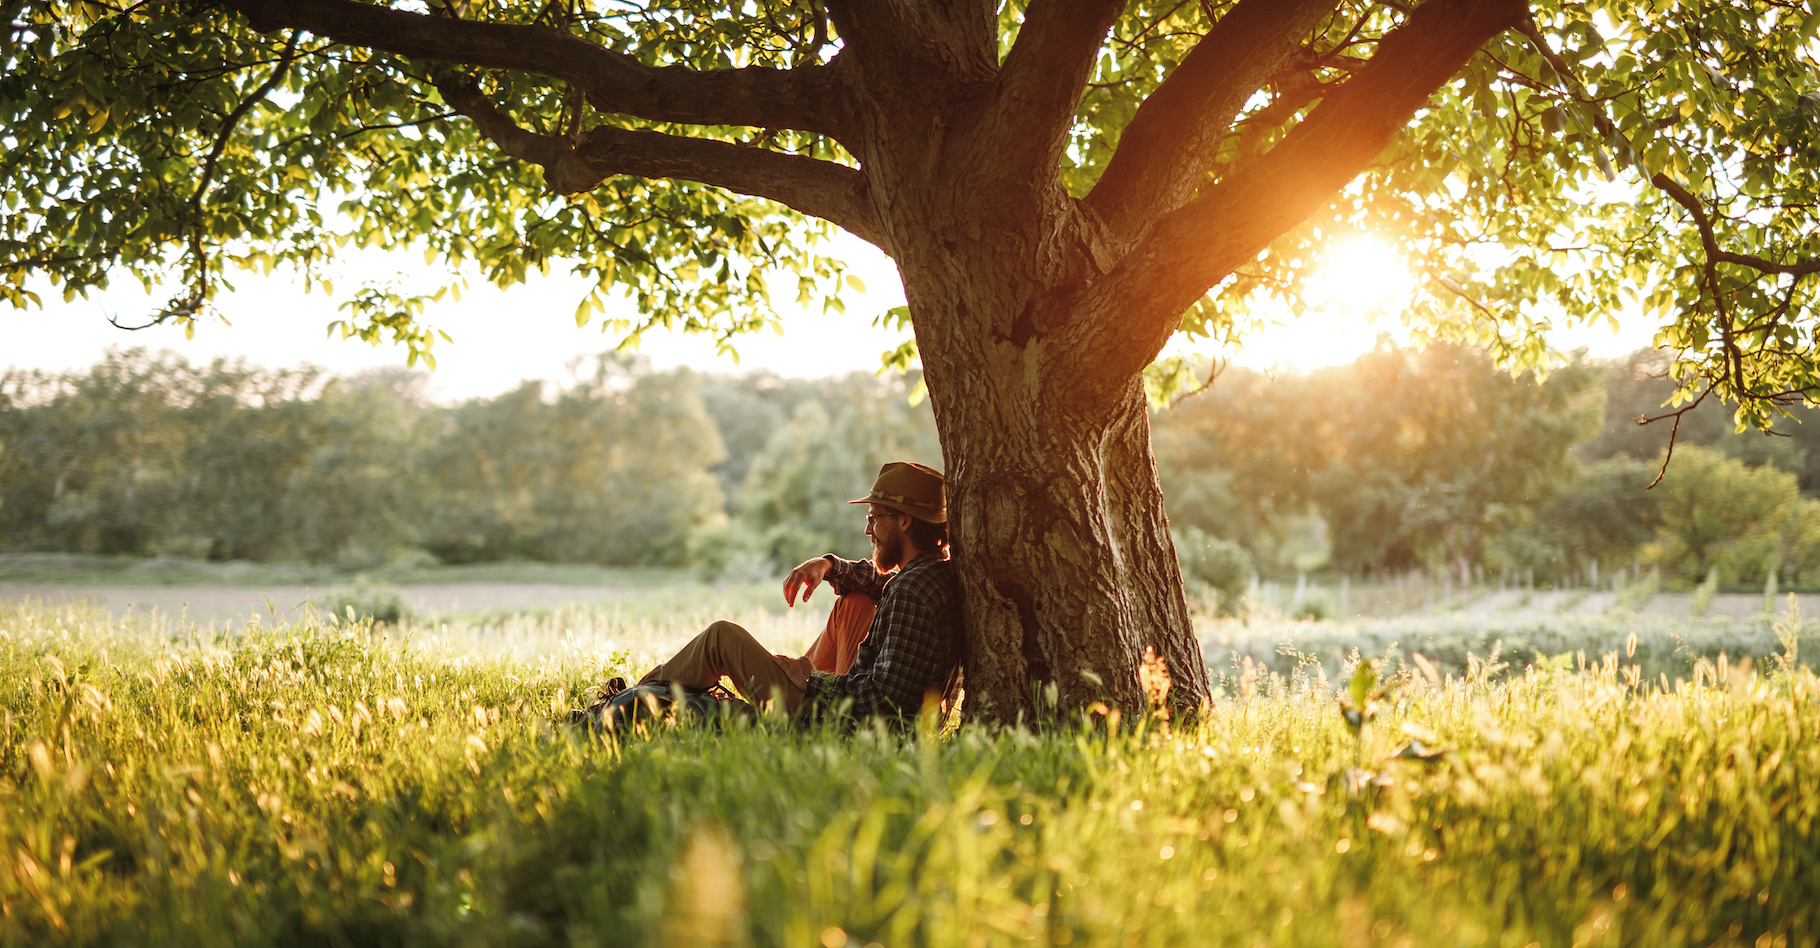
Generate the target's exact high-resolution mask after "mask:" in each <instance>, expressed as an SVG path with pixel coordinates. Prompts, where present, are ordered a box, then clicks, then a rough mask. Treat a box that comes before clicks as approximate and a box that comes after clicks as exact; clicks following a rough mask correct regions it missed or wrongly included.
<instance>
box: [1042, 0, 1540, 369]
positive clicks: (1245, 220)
mask: <svg viewBox="0 0 1820 948" xmlns="http://www.w3.org/2000/svg"><path fill="white" fill-rule="evenodd" d="M1527 12H1528V9H1527V6H1526V5H1525V4H1524V3H1523V2H1522V0H1429V2H1428V3H1425V4H1423V5H1422V6H1420V7H1417V8H1416V9H1415V10H1414V12H1412V13H1411V14H1410V16H1409V19H1408V20H1407V21H1406V22H1405V23H1404V24H1403V25H1402V26H1401V27H1399V28H1397V29H1395V30H1393V31H1391V32H1390V33H1389V34H1387V35H1386V36H1385V37H1384V40H1383V42H1382V43H1380V44H1379V48H1378V52H1377V55H1375V56H1373V57H1372V59H1371V60H1370V62H1369V63H1367V64H1366V65H1365V66H1364V67H1363V68H1361V69H1360V70H1359V71H1358V72H1357V73H1356V74H1354V75H1353V77H1352V78H1351V79H1349V80H1347V81H1346V82H1345V83H1344V84H1342V85H1341V86H1340V87H1339V88H1337V89H1335V90H1334V91H1333V92H1331V93H1329V94H1328V95H1327V97H1326V98H1325V99H1324V100H1323V101H1322V103H1321V104H1320V105H1318V106H1316V107H1315V109H1314V111H1313V112H1312V113H1310V114H1309V116H1308V118H1307V119H1305V120H1303V121H1302V122H1301V123H1300V124H1299V125H1298V126H1297V127H1296V128H1295V129H1294V130H1293V131H1291V132H1290V133H1289V135H1288V136H1287V137H1286V138H1285V139H1284V140H1283V141H1282V143H1280V144H1279V145H1277V146H1276V147H1275V148H1274V149H1272V150H1271V151H1270V152H1269V153H1268V154H1267V155H1265V156H1264V157H1262V158H1260V159H1259V160H1257V161H1255V162H1252V163H1251V164H1250V165H1249V166H1247V167H1245V168H1243V169H1240V170H1238V171H1237V172H1235V173H1234V174H1233V176H1232V177H1231V178H1229V179H1228V180H1226V181H1222V182H1221V183H1219V184H1218V185H1215V186H1214V187H1212V188H1210V189H1208V190H1206V191H1205V192H1203V193H1202V194H1201V196H1200V197H1197V198H1195V199H1194V200H1193V201H1192V202H1190V203H1189V204H1187V205H1185V206H1183V207H1181V208H1180V209H1178V210H1175V211H1173V212H1170V213H1168V214H1166V215H1164V216H1163V217H1162V219H1161V220H1159V221H1158V222H1157V224H1156V225H1155V226H1154V227H1153V228H1151V229H1150V230H1149V231H1148V233H1147V234H1146V236H1145V237H1144V238H1143V239H1142V241H1141V242H1140V243H1139V244H1138V245H1137V247H1136V248H1134V249H1133V251H1132V252H1131V253H1130V254H1129V255H1128V256H1127V257H1126V258H1125V260H1124V261H1123V262H1122V263H1121V264H1120V265H1119V266H1118V268H1117V269H1116V270H1115V271H1114V272H1113V273H1111V274H1109V275H1108V277H1107V278H1106V279H1105V280H1102V281H1100V282H1099V283H1097V284H1095V285H1094V286H1091V287H1087V288H1082V290H1081V293H1080V295H1081V297H1082V300H1081V301H1080V302H1079V303H1078V304H1077V305H1079V306H1080V309H1081V311H1082V312H1088V313H1111V312H1116V313H1120V314H1123V316H1124V318H1123V319H1120V320H1117V321H1103V322H1101V323H1099V324H1097V325H1095V326H1092V327H1090V328H1089V330H1088V331H1089V335H1090V339H1089V340H1088V342H1087V344H1085V345H1083V346H1081V347H1079V350H1078V351H1079V352H1081V353H1083V354H1084V356H1086V357H1087V358H1084V359H1083V361H1082V364H1081V365H1080V366H1079V367H1078V371H1077V372H1061V373H1058V377H1066V378H1071V379H1091V380H1092V381H1091V383H1090V384H1089V385H1087V386H1081V387H1078V388H1077V391H1079V392H1080V393H1081V394H1082V395H1083V396H1085V397H1088V398H1092V399H1094V400H1095V401H1096V403H1101V404H1111V402H1110V399H1112V398H1114V397H1116V394H1117V386H1118V384H1119V381H1120V380H1122V379H1125V378H1129V377H1130V376H1131V375H1132V374H1135V373H1136V372H1138V371H1140V370H1141V369H1142V368H1143V367H1144V366H1145V365H1147V364H1149V362H1150V361H1151V360H1152V359H1153V358H1155V357H1156V354H1157V353H1158V352H1159V351H1161V350H1162V347H1163V345H1164V343H1166V342H1167V341H1168V339H1169V336H1170V335H1171V334H1172V333H1173V332H1174V331H1175V328H1176V326H1178V325H1179V324H1180V322H1181V314H1182V312H1183V311H1184V310H1185V309H1186V308H1187V307H1188V306H1189V305H1190V304H1191V303H1193V302H1194V300H1195V299H1196V298H1198V297H1199V296H1200V295H1201V294H1203V293H1205V292H1206V291H1207V289H1208V288H1210V287H1212V286H1214V285H1216V284H1218V283H1219V281H1220V280H1221V279H1223V278H1224V277H1225V276H1226V275H1227V274H1229V273H1231V272H1232V271H1233V269H1234V268H1236V267H1238V266H1240V265H1241V264H1243V263H1244V262H1245V261H1246V260H1249V259H1252V258H1253V257H1255V256H1256V255H1257V253H1258V252H1259V251H1260V250H1262V249H1263V248H1265V247H1267V246H1269V244H1270V242H1271V241H1272V240H1275V239H1276V238H1277V237H1279V236H1281V235H1282V234H1283V233H1284V232H1286V231H1288V230H1289V229H1290V228H1292V227H1294V226H1296V225H1297V224H1298V223H1300V222H1302V221H1303V220H1306V219H1307V218H1308V216H1309V215H1310V214H1313V213H1314V212H1315V211H1316V210H1318V209H1320V207H1321V206H1322V205H1323V204H1325V203H1326V202H1327V201H1329V200H1331V199H1332V197H1333V195H1334V194H1335V193H1336V192H1337V191H1339V190H1340V189H1341V188H1343V187H1345V185H1346V183H1347V182H1348V181H1351V180H1352V179H1353V178H1354V177H1356V176H1357V175H1358V174H1359V173H1360V172H1362V171H1364V170H1365V169H1366V168H1367V167H1369V166H1370V164H1371V162H1372V161H1374V160H1376V159H1377V157H1378V155H1379V154H1381V153H1382V152H1383V150H1384V149H1385V147H1387V146H1388V145H1389V144H1390V143H1391V142H1392V141H1393V140H1394V139H1395V138H1396V135H1397V133H1398V132H1399V131H1401V130H1402V128H1403V127H1404V126H1405V125H1407V124H1408V122H1409V120H1410V119H1411V118H1412V117H1413V116H1414V115H1415V112H1416V110H1417V109H1419V108H1421V107H1422V105H1423V104H1424V103H1426V102H1427V101H1428V100H1429V98H1430V97H1431V96H1432V95H1434V92H1435V90H1437V89H1439V88H1440V87H1441V86H1442V85H1443V84H1445V83H1446V82H1447V81H1448V80H1449V79H1451V78H1452V77H1453V76H1454V75H1455V74H1456V73H1458V72H1459V70H1460V69H1461V67H1463V66H1464V65H1465V64H1466V62H1467V61H1468V60H1469V59H1471V58H1472V56H1473V54H1474V53H1476V52H1477V51H1478V50H1479V48H1480V47H1481V46H1483V45H1484V44H1485V42H1486V41H1487V40H1489V39H1490V38H1491V37H1493V36H1496V35H1497V34H1498V33H1499V32H1501V31H1503V30H1504V29H1506V28H1508V27H1510V26H1511V25H1513V24H1514V23H1516V22H1517V21H1518V20H1519V19H1520V18H1521V17H1523V16H1525V15H1527ZM1088 359H1090V360H1091V361H1090V362H1089V361H1088Z"/></svg>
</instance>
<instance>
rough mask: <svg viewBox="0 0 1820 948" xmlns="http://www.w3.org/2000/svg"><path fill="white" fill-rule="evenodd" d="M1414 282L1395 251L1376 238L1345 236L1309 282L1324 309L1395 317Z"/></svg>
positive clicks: (1322, 261)
mask: <svg viewBox="0 0 1820 948" xmlns="http://www.w3.org/2000/svg"><path fill="white" fill-rule="evenodd" d="M1414 288H1415V280H1414V278H1413V277H1412V276H1411V275H1410V273H1409V266H1408V265H1407V264H1406V263H1404V262H1403V257H1402V255H1401V254H1399V253H1397V251H1396V250H1395V248H1393V247H1391V246H1390V245H1389V244H1387V243H1385V242H1384V241H1382V240H1379V239H1378V238H1376V237H1364V236H1360V237H1345V238H1341V239H1340V240H1338V241H1335V242H1334V243H1333V244H1332V247H1331V249H1330V250H1329V251H1328V252H1327V254H1325V255H1324V257H1323V258H1322V260H1321V264H1320V266H1319V268H1318V269H1316V271H1315V272H1314V275H1313V276H1312V277H1311V278H1310V280H1309V289H1310V291H1311V292H1310V294H1309V295H1310V298H1311V299H1312V300H1313V301H1314V302H1315V303H1316V304H1317V305H1319V306H1321V308H1323V309H1328V310H1337V311H1340V312H1344V313H1348V314H1352V315H1358V316H1377V315H1395V314H1396V313H1397V312H1399V311H1400V310H1401V309H1402V307H1403V304H1404V303H1405V302H1406V301H1407V300H1408V299H1409V295H1410V293H1411V292H1412V291H1413V290H1414Z"/></svg>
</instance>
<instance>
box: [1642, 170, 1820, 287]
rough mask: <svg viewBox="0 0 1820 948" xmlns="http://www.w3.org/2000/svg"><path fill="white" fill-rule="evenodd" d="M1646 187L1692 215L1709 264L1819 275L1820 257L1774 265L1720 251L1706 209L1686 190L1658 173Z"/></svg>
mask: <svg viewBox="0 0 1820 948" xmlns="http://www.w3.org/2000/svg"><path fill="white" fill-rule="evenodd" d="M1649 183H1650V184H1653V185H1655V186H1656V188H1657V189H1658V190H1660V191H1662V192H1663V193H1664V194H1667V195H1668V196H1669V197H1670V198H1672V199H1674V202H1675V203H1676V204H1679V205H1681V206H1682V207H1683V208H1686V210H1687V213H1689V214H1691V215H1693V218H1694V226H1695V227H1698V228H1699V229H1700V244H1701V246H1702V247H1704V248H1705V249H1706V259H1707V261H1708V263H1709V264H1710V263H1731V264H1736V265H1738V266H1741V267H1750V268H1751V269H1753V270H1756V271H1757V272H1759V273H1779V274H1788V275H1790V276H1798V277H1799V276H1807V275H1808V274H1810V273H1820V257H1808V258H1807V259H1805V260H1797V261H1795V262H1794V263H1777V262H1776V261H1774V260H1767V259H1765V258H1763V257H1756V256H1752V255H1750V254H1745V253H1732V252H1730V251H1727V250H1720V249H1719V240H1718V238H1717V237H1716V236H1714V234H1713V222H1712V218H1711V217H1709V216H1707V213H1706V208H1704V207H1702V206H1701V204H1700V199H1699V198H1697V197H1694V196H1693V194H1691V193H1690V192H1689V191H1688V190H1687V189H1686V188H1684V187H1682V186H1681V183H1680V182H1678V181H1676V180H1675V179H1673V178H1671V177H1669V176H1668V175H1665V174H1663V173H1661V172H1657V173H1655V174H1654V175H1652V176H1650V179H1649Z"/></svg>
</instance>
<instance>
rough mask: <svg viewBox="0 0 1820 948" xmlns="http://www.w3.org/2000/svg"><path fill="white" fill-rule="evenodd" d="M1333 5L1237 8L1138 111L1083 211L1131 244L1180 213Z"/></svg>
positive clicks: (1301, 1) (1261, 2)
mask: <svg viewBox="0 0 1820 948" xmlns="http://www.w3.org/2000/svg"><path fill="white" fill-rule="evenodd" d="M1335 5H1336V3H1335V0H1242V2H1241V3H1239V4H1238V5H1237V6H1236V7H1234V8H1233V9H1232V10H1231V11H1230V12H1228V13H1227V14H1226V15H1225V16H1224V17H1221V18H1220V21H1219V22H1218V23H1216V24H1214V27H1213V30H1212V31H1211V32H1209V33H1208V34H1207V36H1206V37H1205V38H1203V39H1202V40H1201V41H1200V42H1199V43H1198V44H1196V45H1195V47H1194V49H1193V50H1192V51H1191V52H1189V54H1188V56H1187V58H1185V59H1183V60H1182V63H1181V65H1179V66H1177V67H1176V68H1175V71H1174V72H1172V73H1170V75H1169V78H1168V79H1166V80H1164V81H1163V84H1162V85H1161V86H1159V87H1158V88H1157V90H1156V91H1155V92H1153V93H1151V94H1150V97H1149V98H1147V99H1145V100H1144V104H1143V105H1141V106H1139V107H1138V111H1137V114H1136V115H1135V116H1133V117H1132V120H1131V124H1130V125H1129V126H1127V127H1126V128H1125V131H1124V132H1123V133H1122V134H1121V135H1120V136H1119V147H1118V150H1117V151H1116V152H1114V153H1113V156H1112V161H1111V162H1110V163H1109V164H1108V165H1107V166H1106V173H1105V174H1104V175H1102V176H1101V177H1100V180H1099V183H1098V184H1097V185H1095V186H1094V189H1093V192H1092V193H1091V194H1089V195H1088V196H1087V203H1088V204H1089V205H1090V206H1091V207H1092V208H1093V209H1094V210H1095V211H1096V212H1098V213H1099V215H1100V217H1101V219H1103V220H1104V221H1106V223H1107V225H1108V227H1110V228H1111V230H1112V231H1113V233H1115V234H1117V235H1120V236H1125V237H1133V236H1135V235H1136V233H1137V232H1138V231H1139V230H1141V229H1142V228H1143V227H1145V226H1148V225H1149V224H1150V223H1151V222H1152V221H1154V220H1155V219H1156V217H1157V216H1158V215H1159V214H1162V213H1165V212H1167V211H1172V210H1174V209H1176V208H1178V207H1181V206H1182V205H1183V204H1184V203H1186V202H1187V201H1188V199H1189V198H1190V197H1191V196H1193V194H1194V191H1195V189H1196V188H1197V187H1198V186H1199V185H1200V184H1201V180H1202V178H1203V177H1204V176H1205V175H1206V173H1207V171H1208V169H1210V168H1211V167H1212V166H1213V159H1214V156H1215V151H1216V148H1215V146H1216V145H1217V144H1218V143H1219V140H1220V138H1221V137H1222V136H1224V135H1225V134H1226V132H1227V130H1228V129H1229V128H1230V127H1231V125H1232V119H1233V117H1234V116H1236V115H1237V114H1238V113H1239V110H1240V109H1241V108H1243V107H1244V105H1245V102H1246V100H1247V99H1249V98H1250V97H1251V95H1252V93H1254V92H1256V91H1257V90H1258V89H1259V88H1261V87H1262V86H1263V85H1264V83H1265V82H1266V81H1267V80H1269V78H1270V77H1271V76H1272V75H1273V74H1275V73H1276V72H1277V71H1278V70H1280V69H1281V68H1282V67H1283V65H1284V64H1285V63H1286V62H1288V60H1289V58H1290V57H1291V56H1292V55H1294V54H1295V53H1296V52H1297V51H1298V50H1300V49H1301V47H1302V38H1303V37H1305V36H1306V35H1307V34H1308V33H1309V31H1311V30H1312V29H1313V28H1314V27H1315V25H1316V24H1318V23H1319V22H1320V20H1321V18H1322V17H1323V16H1325V15H1326V14H1327V13H1329V12H1330V11H1331V10H1332V9H1333V8H1334V6H1335Z"/></svg>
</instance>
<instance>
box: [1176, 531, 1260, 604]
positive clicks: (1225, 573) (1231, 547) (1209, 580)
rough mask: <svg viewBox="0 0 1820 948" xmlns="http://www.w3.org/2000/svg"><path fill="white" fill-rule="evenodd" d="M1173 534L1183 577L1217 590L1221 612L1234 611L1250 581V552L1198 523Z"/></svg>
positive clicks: (1251, 567) (1251, 568)
mask: <svg viewBox="0 0 1820 948" xmlns="http://www.w3.org/2000/svg"><path fill="white" fill-rule="evenodd" d="M1174 538H1175V555H1176V559H1177V560H1178V561H1179V562H1180V563H1181V567H1182V578H1183V579H1185V580H1189V581H1191V582H1197V583H1201V584H1203V585H1205V586H1207V587H1208V588H1210V589H1212V590H1214V591H1215V592H1217V593H1218V594H1219V599H1220V601H1219V612H1220V614H1222V615H1234V614H1236V613H1237V612H1238V611H1239V608H1240V602H1241V601H1242V600H1243V599H1244V596H1245V590H1246V588H1247V587H1248V586H1249V585H1250V584H1251V576H1252V570H1253V566H1252V560H1251V553H1250V552H1249V551H1248V550H1246V549H1245V548H1244V547H1242V546H1240V545H1238V544H1237V543H1234V542H1232V541H1230V540H1222V539H1220V538H1219V537H1216V536H1214V535H1213V534H1211V533H1208V532H1206V531H1204V530H1201V529H1200V528H1198V527H1192V526H1188V527H1180V528H1177V529H1176V530H1175V531H1174Z"/></svg>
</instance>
